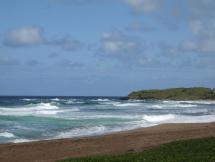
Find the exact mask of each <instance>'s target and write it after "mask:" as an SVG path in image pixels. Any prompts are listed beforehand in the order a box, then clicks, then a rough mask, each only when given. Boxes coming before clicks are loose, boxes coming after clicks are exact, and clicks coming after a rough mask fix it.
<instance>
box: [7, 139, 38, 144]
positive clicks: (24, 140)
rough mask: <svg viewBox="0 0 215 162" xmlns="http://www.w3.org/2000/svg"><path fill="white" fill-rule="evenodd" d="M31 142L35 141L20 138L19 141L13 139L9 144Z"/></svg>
mask: <svg viewBox="0 0 215 162" xmlns="http://www.w3.org/2000/svg"><path fill="white" fill-rule="evenodd" d="M32 141H36V140H28V139H22V138H20V139H14V140H12V141H11V142H12V143H24V142H32Z"/></svg>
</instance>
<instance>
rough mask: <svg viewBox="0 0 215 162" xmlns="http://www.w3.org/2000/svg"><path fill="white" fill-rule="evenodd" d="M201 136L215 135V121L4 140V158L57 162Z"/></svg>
mask: <svg viewBox="0 0 215 162" xmlns="http://www.w3.org/2000/svg"><path fill="white" fill-rule="evenodd" d="M201 137H215V123H198V124H197V123H196V124H163V125H158V126H153V127H148V128H140V129H135V130H131V131H124V132H119V133H113V134H109V135H102V136H94V137H84V138H73V139H60V140H48V141H38V142H29V143H18V144H0V161H1V162H53V161H56V160H60V159H65V158H70V157H81V156H92V155H104V154H122V153H127V152H136V151H143V150H146V149H150V148H152V147H154V146H158V145H160V144H163V143H168V142H171V141H174V140H180V139H190V138H201Z"/></svg>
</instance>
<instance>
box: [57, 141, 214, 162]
mask: <svg viewBox="0 0 215 162" xmlns="http://www.w3.org/2000/svg"><path fill="white" fill-rule="evenodd" d="M182 161H184V162H185V161H186V162H214V161H215V138H203V139H192V140H185V141H176V142H172V143H169V144H164V145H161V146H159V147H157V148H154V149H152V150H148V151H144V152H142V153H129V154H125V155H114V156H95V157H86V158H77V159H70V160H63V161H61V162H182Z"/></svg>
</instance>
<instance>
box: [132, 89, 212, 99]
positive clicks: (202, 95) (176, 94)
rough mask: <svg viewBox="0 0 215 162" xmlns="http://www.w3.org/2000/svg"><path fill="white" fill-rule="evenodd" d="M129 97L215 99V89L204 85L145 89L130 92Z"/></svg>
mask: <svg viewBox="0 0 215 162" xmlns="http://www.w3.org/2000/svg"><path fill="white" fill-rule="evenodd" d="M128 99H158V100H215V90H214V89H210V88H204V87H194V88H171V89H164V90H143V91H136V92H132V93H130V94H129V95H128Z"/></svg>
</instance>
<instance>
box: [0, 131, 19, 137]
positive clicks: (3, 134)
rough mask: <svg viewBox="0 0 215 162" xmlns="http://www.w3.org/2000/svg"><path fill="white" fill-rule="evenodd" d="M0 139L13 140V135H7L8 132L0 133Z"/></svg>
mask: <svg viewBox="0 0 215 162" xmlns="http://www.w3.org/2000/svg"><path fill="white" fill-rule="evenodd" d="M0 137H5V138H14V137H15V135H14V134H13V133H9V132H2V133H0Z"/></svg>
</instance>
